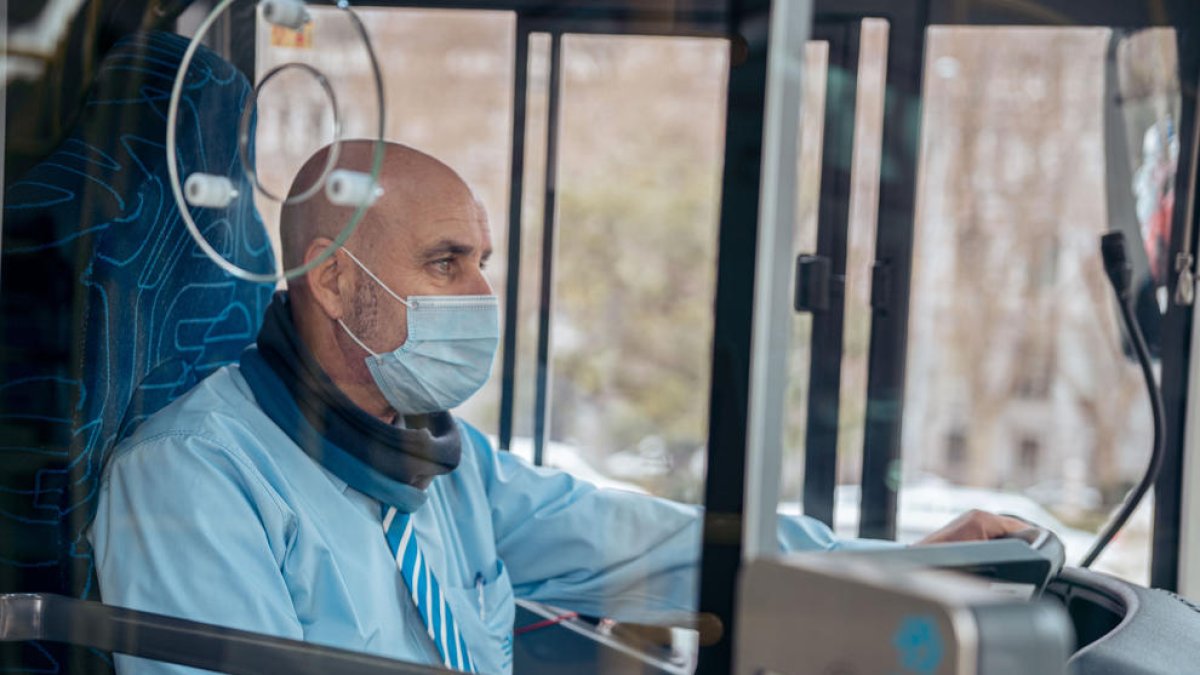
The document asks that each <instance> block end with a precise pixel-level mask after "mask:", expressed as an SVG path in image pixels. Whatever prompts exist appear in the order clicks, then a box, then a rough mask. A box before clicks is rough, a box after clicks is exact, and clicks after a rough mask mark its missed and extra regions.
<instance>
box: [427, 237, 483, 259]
mask: <svg viewBox="0 0 1200 675" xmlns="http://www.w3.org/2000/svg"><path fill="white" fill-rule="evenodd" d="M474 251H475V247H474V246H471V245H470V244H464V243H462V242H461V241H455V240H453V239H443V240H441V241H439V242H437V243H436V244H434V245H432V246H430V247H428V248H426V249H425V250H424V251H422V252H421V256H422V257H424V258H427V259H432V258H439V257H441V256H445V255H456V256H457V255H470V254H471V253H473V252H474Z"/></svg>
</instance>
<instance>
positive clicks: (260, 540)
mask: <svg viewBox="0 0 1200 675" xmlns="http://www.w3.org/2000/svg"><path fill="white" fill-rule="evenodd" d="M122 450H125V451H124V452H121V453H119V454H118V455H115V456H114V457H113V459H112V461H111V462H110V465H109V468H108V474H107V476H106V479H105V481H104V483H103V486H102V488H101V492H100V496H99V503H98V511H97V514H96V519H95V521H94V522H93V525H92V528H91V531H90V535H89V536H90V538H91V540H92V545H93V547H94V551H95V557H96V568H97V574H98V577H99V581H100V594H101V597H102V599H103V600H104V602H105V603H106V604H110V605H117V606H121V607H129V608H132V609H138V610H143V611H148V612H155V613H159V614H167V615H171V616H176V617H180V618H185V619H190V620H194V621H201V622H205V623H211V624H217V625H221V626H228V627H233V628H241V629H246V630H252V631H256V632H260V633H270V634H274V635H279V636H283V637H290V638H295V639H302V638H303V631H302V628H301V625H300V622H299V620H298V619H297V617H296V613H295V610H294V609H293V607H292V604H291V598H290V595H289V593H288V589H287V586H286V584H285V582H284V578H283V574H282V572H281V571H280V570H281V565H282V562H283V556H284V554H285V552H286V549H287V542H286V539H287V535H286V533H287V531H288V530H289V527H290V520H289V518H288V516H287V514H286V513H285V511H284V510H283V507H282V506H281V505H280V504H279V503H277V501H276V500H275V499H273V498H272V496H271V495H272V493H271V492H270V490H269V489H268V488H267V487H266V485H265V484H263V483H262V479H261V477H258V476H257V475H256V474H255V473H254V472H253V471H252V470H251V468H250V466H249V464H248V462H247V460H245V459H244V458H242V457H241V456H240V455H238V454H236V453H235V452H233V451H230V450H229V449H227V448H224V447H222V446H221V445H220V444H219V443H217V442H216V441H212V440H208V439H205V438H202V437H197V436H195V435H187V436H184V435H182V434H163V435H159V436H155V437H152V438H150V439H147V440H145V441H142V442H140V443H138V445H136V446H134V447H131V448H127V449H122ZM116 666H117V671H118V672H119V673H121V674H122V675H127V674H130V673H135V674H137V675H151V674H155V675H168V674H170V675H183V674H184V673H189V674H190V673H199V672H201V671H198V670H195V669H191V668H183V667H180V666H172V665H168V664H164V663H160V662H156V661H150V660H145V659H138V658H133V657H128V656H123V655H117V656H116Z"/></svg>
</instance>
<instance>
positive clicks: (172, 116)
mask: <svg viewBox="0 0 1200 675" xmlns="http://www.w3.org/2000/svg"><path fill="white" fill-rule="evenodd" d="M234 1H235V0H222V1H221V2H220V3H218V4H217V6H216V7H213V9H212V11H211V12H209V14H208V16H207V17H205V19H204V21H203V22H202V23H201V24H200V27H199V28H198V29H197V30H196V35H195V36H194V37H193V38H192V41H191V43H190V44H189V45H188V48H187V51H185V52H184V54H183V60H182V61H181V62H180V64H179V71H178V72H177V73H176V74H175V84H174V86H172V88H171V100H170V104H169V105H168V107H167V174H168V176H169V178H170V182H171V193H172V194H173V195H174V197H175V205H176V206H177V207H178V208H179V215H180V218H181V219H182V220H183V224H184V226H185V227H187V229H188V232H189V233H190V234H191V235H192V239H194V240H195V241H196V245H198V246H199V247H200V250H202V251H204V253H205V255H207V256H208V257H209V258H210V259H212V261H213V262H214V263H216V264H217V265H218V266H219V267H221V269H223V270H225V271H226V272H228V273H229V274H231V275H232V276H235V277H237V278H239V279H245V280H246V281H252V282H257V283H276V282H278V281H280V280H282V279H294V278H296V277H298V276H301V275H303V274H306V273H307V272H308V271H309V270H311V269H313V268H314V267H316V266H317V265H320V264H321V263H323V262H325V261H326V260H327V259H328V258H329V256H331V255H333V254H334V253H335V252H336V251H337V249H339V248H341V247H342V245H343V244H344V243H346V240H347V239H349V238H350V235H352V234H353V233H354V230H355V228H356V227H358V223H359V222H360V221H361V220H362V217H363V215H364V214H365V213H366V211H367V208H369V207H370V205H371V201H373V200H364V201H362V202H360V203H359V204H358V205H357V206H356V208H355V209H354V213H353V214H351V215H350V217H349V219H348V220H347V222H346V226H345V227H343V228H342V231H341V232H340V233H339V234H338V236H337V238H335V239H334V241H333V245H332V246H328V247H326V248H325V250H323V251H322V252H321V253H319V254H317V256H316V257H315V258H313V259H312V260H310V261H308V262H307V263H304V264H302V265H297V266H295V267H292V268H290V269H284V270H282V271H281V272H278V273H271V274H264V273H260V272H254V271H251V270H248V269H246V268H244V267H241V266H239V265H237V264H235V263H233V262H231V261H230V260H229V259H228V258H226V257H225V256H223V255H221V253H220V252H219V251H217V250H216V249H215V248H213V246H212V244H210V243H209V242H208V240H207V239H205V238H204V235H203V234H201V232H200V228H199V227H197V226H196V221H195V220H194V219H193V218H192V215H191V213H190V210H189V205H188V203H187V201H186V200H185V199H184V194H183V188H182V186H181V185H180V180H179V157H178V152H177V148H176V140H175V136H176V124H177V120H178V116H179V99H180V96H181V94H182V92H183V81H184V78H185V76H186V75H187V70H188V67H189V66H190V65H191V63H192V57H193V56H195V54H196V49H197V48H198V47H199V46H200V43H201V42H202V41H203V40H204V36H205V35H206V34H207V33H208V30H209V29H210V28H211V27H212V24H213V23H214V22H215V21H216V20H217V17H219V16H220V15H221V14H222V13H223V12H224V11H225V10H226V9H228V8H229V6H230V5H231V4H233V2H234ZM337 7H338V8H339V9H341V10H343V11H345V13H346V16H347V17H348V18H349V20H350V23H351V24H352V25H353V26H354V28H355V30H356V32H357V33H358V35H359V37H360V38H361V39H362V41H363V47H364V48H365V49H366V50H367V56H368V57H369V58H370V62H371V72H372V75H373V79H374V81H375V101H376V105H377V107H378V110H377V113H378V125H377V129H376V134H375V141H374V145H375V148H374V152H373V153H372V158H371V171H370V179H371V181H372V182H373V183H375V184H376V185H378V184H379V172H380V169H381V168H382V166H383V154H384V142H383V132H384V129H383V124H384V119H385V103H384V100H383V74H382V73H381V72H380V68H379V59H378V58H376V56H375V48H374V46H373V45H372V44H371V38H370V36H369V35H367V29H366V27H365V26H364V25H363V23H362V20H361V19H359V17H358V14H356V13H355V12H354V10H353V9H351V7H350V4H349V3H348V2H345V0H342V1H341V2H338V3H337ZM289 65H292V66H297V67H301V68H304V69H306V70H309V71H310V72H312V73H313V74H314V75H315V76H316V77H317V79H318V81H319V82H321V83H322V86H323V87H325V88H326V93H327V95H328V96H329V98H330V101H331V102H333V105H334V111H335V118H334V119H335V130H334V133H335V139H334V148H333V149H331V151H330V156H331V159H330V161H328V162H327V163H326V166H325V170H324V171H323V172H322V174H321V177H320V178H319V179H318V180H317V181H315V183H314V184H313V185H312V186H310V187H309V189H307V190H305V191H304V193H301V194H300V195H296V196H295V198H293V199H289V200H288V201H287V202H285V203H296V202H300V201H304V200H305V199H308V198H310V197H312V195H313V194H315V193H316V191H317V190H319V189H321V188H322V187H323V186H324V183H325V181H326V180H327V178H328V176H329V174H330V172H331V171H332V170H333V166H334V163H335V162H336V161H337V153H338V150H339V148H340V144H341V140H342V139H341V127H340V123H339V122H338V121H337V119H338V118H337V117H336V112H337V103H336V99H335V98H334V96H333V91H332V88H330V87H328V84H329V83H328V79H327V78H325V76H324V75H323V74H321V73H320V71H317V70H316V69H315V68H312V67H311V66H306V65H302V64H284V65H283V66H279V67H277V68H275V69H273V70H272V71H271V72H270V73H268V74H267V77H264V78H263V81H262V82H260V83H259V85H258V86H257V87H255V95H254V96H253V97H252V98H251V99H250V100H248V101H247V102H246V104H245V105H246V106H253V105H256V104H257V101H258V92H259V90H261V88H262V86H263V84H265V83H266V81H267V80H268V79H269V77H271V76H273V75H274V74H276V73H277V72H278V71H280V70H282V69H284V68H285V67H286V66H289ZM248 118H249V114H248V112H247V111H246V110H243V111H242V119H243V123H244V124H245V125H246V128H245V129H244V130H242V131H243V132H245V133H246V135H247V137H248V125H249V123H248ZM241 126H242V125H239V127H241ZM248 146H249V139H248V138H247V139H246V142H245V143H244V144H243V143H242V138H240V134H239V154H243V153H245V154H244V155H243V156H242V165H243V167H244V168H245V169H246V172H247V174H248V175H249V176H251V177H252V179H251V180H252V183H253V184H254V186H255V187H256V188H258V189H259V190H260V191H262V192H263V193H264V194H266V195H267V196H268V197H272V198H274V199H275V201H281V200H280V199H278V198H275V197H274V196H273V195H271V194H270V193H268V192H267V191H266V190H264V189H263V188H262V186H261V185H259V182H258V178H257V174H256V173H255V172H254V171H253V170H252V167H249V166H248V165H249V158H248V151H246V150H245V148H246V147H248ZM234 198H235V199H251V198H252V196H251V195H237V196H235V197H234ZM200 208H205V207H200Z"/></svg>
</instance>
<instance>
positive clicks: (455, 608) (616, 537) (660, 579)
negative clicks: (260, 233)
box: [89, 366, 872, 673]
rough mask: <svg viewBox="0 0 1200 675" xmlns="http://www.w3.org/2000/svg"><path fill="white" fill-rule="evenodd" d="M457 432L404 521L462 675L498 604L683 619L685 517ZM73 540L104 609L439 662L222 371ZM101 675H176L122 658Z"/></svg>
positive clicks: (362, 550)
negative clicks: (454, 630) (458, 445)
mask: <svg viewBox="0 0 1200 675" xmlns="http://www.w3.org/2000/svg"><path fill="white" fill-rule="evenodd" d="M460 424H461V426H462V432H463V433H462V434H461V436H462V438H463V449H462V460H461V463H460V464H459V466H458V468H457V469H456V470H454V471H453V472H451V473H449V474H447V475H444V476H440V477H438V478H436V479H434V481H433V483H432V484H431V485H430V487H429V489H428V495H429V499H428V502H427V503H426V504H425V505H424V506H422V507H421V508H420V509H418V510H417V511H416V512H415V513H414V514H413V516H412V522H413V526H414V529H415V532H416V535H417V537H418V542H419V545H420V547H421V551H422V552H423V553H424V555H425V556H426V558H427V560H428V562H429V564H430V566H431V568H432V570H433V572H434V574H435V575H436V577H437V578H438V580H439V581H440V582H441V585H442V588H443V589H444V590H445V594H446V600H447V602H448V603H449V606H450V608H451V611H452V612H453V614H454V617H455V619H456V621H457V622H458V625H459V628H460V630H461V632H462V635H463V636H464V638H465V639H466V641H467V644H468V645H469V648H470V650H471V655H472V658H473V659H474V660H475V662H476V663H477V664H478V666H479V670H480V672H483V673H509V672H511V670H512V649H511V641H510V640H511V635H512V627H513V625H512V624H513V617H514V611H515V609H514V604H513V598H514V597H521V598H528V599H531V600H536V601H540V602H545V603H550V604H553V605H558V606H562V607H567V608H570V609H573V610H576V611H579V612H582V613H585V614H589V615H593V616H609V617H615V618H619V619H625V620H633V621H644V622H669V621H670V620H671V619H672V617H677V616H679V615H680V613H685V612H691V611H694V610H695V607H696V602H697V582H698V568H699V565H698V559H699V552H700V542H701V515H702V511H701V509H699V508H698V507H694V506H686V505H682V504H677V503H674V502H670V501H666V500H662V499H657V498H654V497H647V496H645V495H640V494H634V493H631V492H624V491H619V490H601V489H598V488H596V487H595V486H593V485H591V484H590V483H586V482H583V481H580V480H576V479H575V478H572V477H571V476H570V475H568V474H566V473H563V472H560V471H556V470H552V469H546V468H540V467H534V466H531V465H530V464H528V463H527V462H525V461H523V460H521V459H519V458H517V457H514V456H512V455H511V454H509V453H505V452H497V451H495V450H494V449H493V448H492V447H491V445H490V444H489V443H488V441H487V439H486V438H485V437H484V436H483V435H482V434H480V433H479V431H477V430H476V429H474V428H473V427H471V426H470V425H467V424H464V423H461V422H460ZM779 525H780V526H779V540H780V546H781V548H783V549H785V550H817V549H834V548H840V547H846V546H863V545H872V544H870V543H867V542H861V543H860V542H842V541H839V540H838V539H836V538H835V537H834V536H833V535H832V533H831V532H830V531H829V529H828V528H826V527H825V526H824V525H822V524H820V523H819V522H817V521H815V520H812V519H808V518H781V519H780V523H779ZM89 536H90V539H91V542H92V545H93V546H94V548H95V555H96V562H97V571H98V575H99V580H100V591H101V596H102V598H103V599H104V601H105V602H106V603H108V604H112V605H119V606H123V607H131V608H134V609H141V610H146V611H151V612H158V613H162V614H168V615H173V616H178V617H183V618H187V619H192V620H196V621H203V622H207V623H214V624H219V625H223V626H232V627H235V628H243V629H248V630H253V631H257V632H262V633H270V634H274V635H280V636H284V637H289V638H295V639H303V640H308V641H311V642H314V643H320V644H325V645H331V646H337V647H342V648H347V649H355V650H361V651H365V652H371V653H375V654H381V655H384V656H388V657H393V658H397V659H404V660H406V661H416V662H422V663H431V664H432V663H438V662H439V660H440V659H439V658H438V655H437V651H436V648H435V647H434V646H433V643H432V641H431V640H430V639H429V637H428V635H427V634H426V633H425V629H424V625H423V623H422V621H421V619H420V615H419V614H418V613H417V609H416V607H415V605H414V604H413V603H412V600H411V599H410V597H409V595H408V594H407V592H406V589H405V588H404V582H403V580H402V578H401V574H400V571H399V569H398V568H397V566H396V562H395V560H394V559H393V558H392V554H391V552H390V551H389V549H388V545H387V542H386V540H385V538H384V533H383V528H382V524H381V521H380V505H379V503H378V502H376V501H375V500H373V499H372V498H370V497H368V496H366V495H364V494H363V493H361V492H358V491H357V490H355V489H353V488H350V487H348V486H347V485H346V483H345V482H344V481H342V480H341V479H339V478H337V477H336V476H334V475H333V474H332V473H330V472H328V471H327V470H326V469H324V468H323V467H322V466H321V465H319V464H318V463H317V462H315V461H313V460H312V459H311V458H310V457H309V456H308V455H306V454H305V453H304V451H303V450H302V449H301V448H300V447H298V446H297V445H296V444H295V443H294V442H293V441H292V439H291V438H289V437H288V435H287V434H285V433H284V432H283V430H281V429H280V428H279V427H278V426H277V425H276V424H275V423H274V422H272V421H271V419H270V418H268V417H267V416H266V414H264V413H263V411H262V410H261V409H260V408H259V406H258V404H257V403H256V401H255V398H254V396H253V394H252V393H251V391H250V388H249V386H248V385H247V383H246V381H245V379H244V378H243V377H242V375H241V373H240V372H239V369H238V367H237V366H229V367H226V368H224V369H222V370H220V371H218V372H216V373H214V374H213V375H212V376H210V377H208V378H207V379H205V380H204V381H202V382H201V383H200V384H199V385H197V386H196V388H195V389H193V390H192V391H190V392H189V393H188V394H186V395H185V396H183V397H181V398H180V399H179V400H177V401H176V402H175V403H173V404H171V405H170V406H168V407H167V408H165V409H164V410H162V411H161V412H160V413H158V414H157V415H155V416H154V417H152V418H151V419H149V420H147V421H146V422H145V423H144V424H142V426H141V427H139V428H138V430H137V431H136V432H135V433H134V435H133V436H132V437H130V438H129V439H127V440H126V441H125V442H123V443H122V444H121V445H120V446H118V448H117V449H116V450H115V451H114V454H113V457H112V459H111V461H110V463H109V466H108V468H107V474H106V477H105V480H104V483H103V486H102V488H101V492H100V497H99V507H98V513H97V515H96V520H95V522H94V524H93V526H92V529H91V531H90V534H89ZM117 668H118V670H119V671H120V672H121V673H133V672H136V673H180V672H193V671H190V670H187V669H181V668H177V667H172V666H167V665H165V664H160V663H155V662H151V661H145V660H141V659H133V658H130V657H124V656H117Z"/></svg>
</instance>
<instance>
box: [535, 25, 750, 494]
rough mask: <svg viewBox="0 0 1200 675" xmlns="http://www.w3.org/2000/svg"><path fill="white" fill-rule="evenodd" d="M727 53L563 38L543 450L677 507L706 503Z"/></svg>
mask: <svg viewBox="0 0 1200 675" xmlns="http://www.w3.org/2000/svg"><path fill="white" fill-rule="evenodd" d="M727 54H728V43H727V42H725V41H724V40H715V39H699V38H657V37H613V36H585V35H567V36H565V37H564V40H563V52H562V77H563V79H562V84H563V90H562V99H561V101H562V107H561V115H560V129H559V163H558V174H557V176H556V177H555V181H556V182H555V189H556V190H557V218H558V242H557V247H558V250H557V251H556V252H555V255H556V259H555V268H556V272H557V274H556V279H555V280H554V294H555V295H554V303H555V304H554V313H553V326H552V331H553V332H552V352H551V355H552V361H553V363H552V370H551V372H552V374H553V381H552V385H551V386H552V388H551V392H552V395H551V404H550V409H549V416H550V417H549V425H550V426H549V428H550V438H551V440H553V441H558V442H561V443H563V444H564V445H565V446H569V448H571V451H573V452H578V453H580V454H582V455H583V456H584V458H585V459H587V460H588V461H590V462H592V463H594V464H595V465H596V466H597V467H598V468H599V469H600V470H601V471H602V472H604V473H606V474H608V475H609V476H611V477H612V478H614V479H618V480H623V481H629V482H632V483H635V484H637V485H640V486H642V487H644V488H645V489H647V490H650V491H652V492H654V493H655V494H659V495H661V496H664V497H671V498H675V499H682V500H687V501H698V500H699V499H700V497H701V494H702V490H703V476H704V474H703V452H704V450H703V448H704V445H705V438H706V436H707V432H708V428H707V415H708V395H707V392H708V388H709V379H708V377H709V360H710V358H711V340H712V318H711V317H712V306H713V291H714V286H715V278H714V270H715V267H716V257H715V256H716V226H717V217H718V207H719V194H720V178H721V158H722V152H723V148H722V140H721V139H722V131H723V126H722V125H723V122H724V119H723V112H724V108H725V107H724V96H725V77H724V72H725V68H726V61H727ZM651 64H653V67H651ZM531 339H532V338H531ZM519 430H520V427H519V426H518V431H519ZM563 451H566V448H564V449H563Z"/></svg>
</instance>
